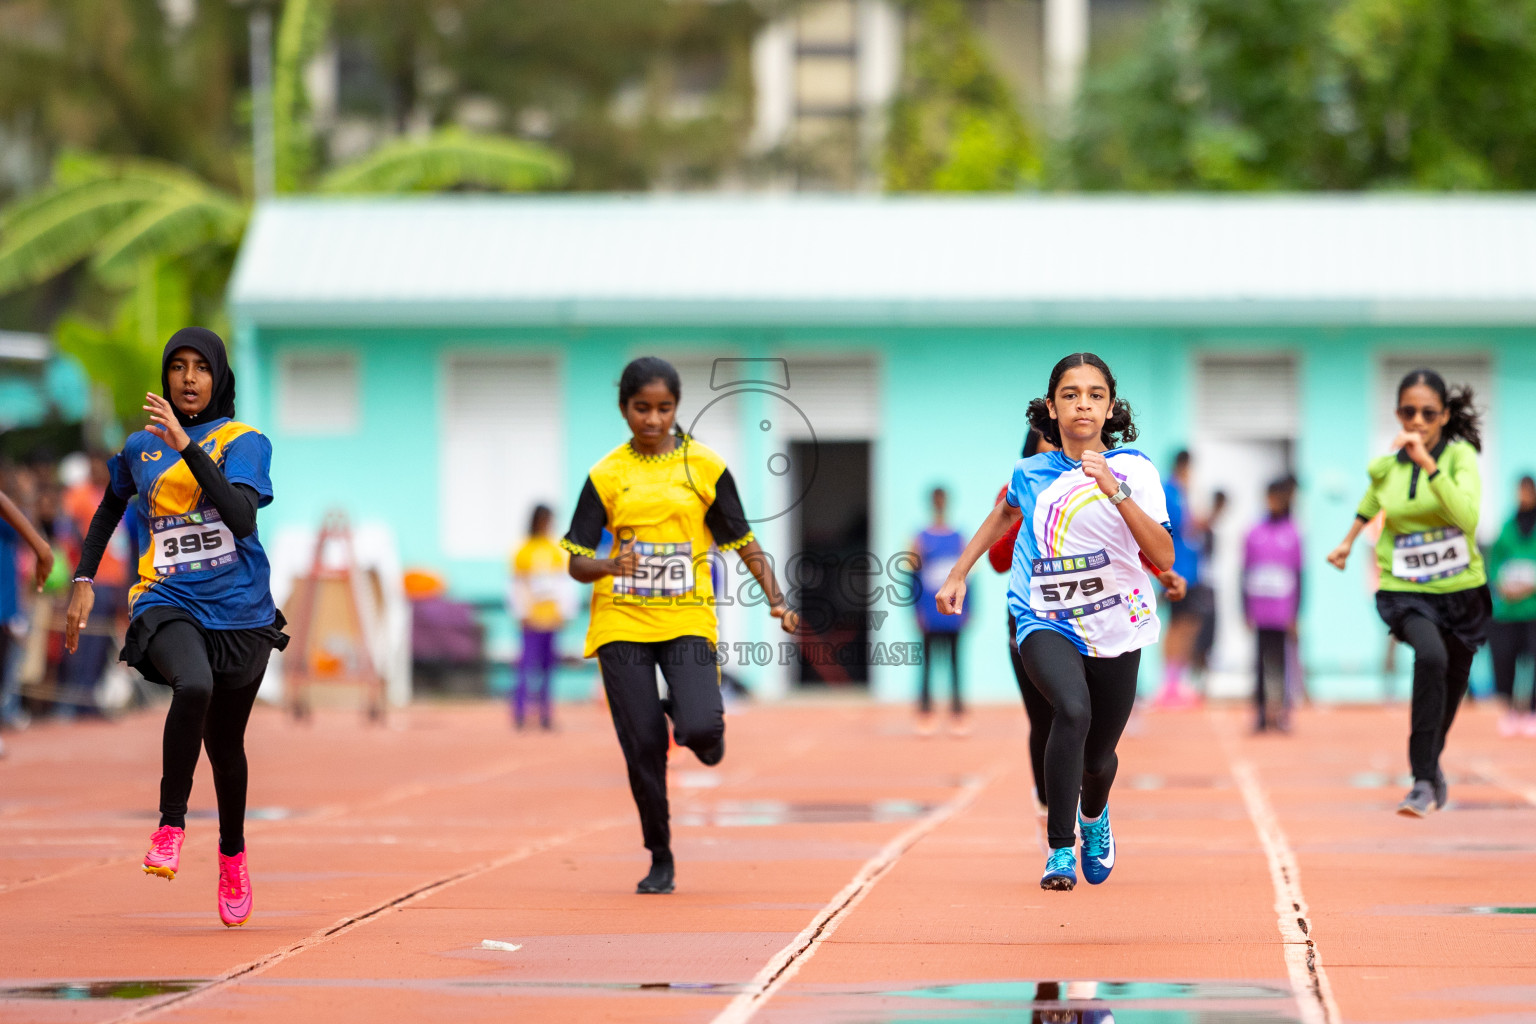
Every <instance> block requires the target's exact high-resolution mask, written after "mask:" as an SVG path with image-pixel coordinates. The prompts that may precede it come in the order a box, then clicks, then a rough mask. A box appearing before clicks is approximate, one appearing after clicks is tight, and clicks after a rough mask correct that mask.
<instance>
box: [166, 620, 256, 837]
mask: <svg viewBox="0 0 1536 1024" xmlns="http://www.w3.org/2000/svg"><path fill="white" fill-rule="evenodd" d="M147 653H148V655H149V660H150V661H151V662H152V663H153V664H154V666H155V668H156V669H158V670H159V671H160V674H161V675H162V676H164V677H165V679H166V680H168V681H169V682H170V684H171V690H172V693H173V694H174V696H172V697H171V709H170V711H169V712H168V713H167V714H166V716H165V739H164V742H163V746H162V748H161V749H162V757H163V765H164V767H163V770H162V774H161V776H160V824H162V825H176V826H179V827H181V828H185V827H186V819H187V798H188V797H190V796H191V795H192V773H193V772H194V771H195V770H196V768H197V755H198V749H199V748H200V747H202V746H206V747H207V748H208V763H209V764H210V765H211V766H212V767H213V791H214V794H215V796H217V798H218V801H219V849H220V850H221V851H222V852H223V853H224V855H225V856H226V857H232V856H234V855H235V854H237V853H239V852H240V851H241V850H242V849H244V848H245V790H246V783H247V778H248V776H247V773H246V764H245V725H246V722H248V721H249V720H250V717H251V707H252V705H254V704H255V703H256V692H257V691H258V690H260V689H261V686H260V680H261V673H260V672H258V673H256V681H255V682H247V683H246V685H244V686H241V687H239V688H238V689H236V688H230V687H226V686H218V687H216V686H214V678H213V669H212V668H211V667H210V666H209V664H208V648H207V645H206V644H205V643H204V641H203V635H202V634H201V633H199V632H198V630H197V627H196V626H193V625H192V624H191V623H190V622H175V621H173V622H167V623H166V624H165V625H163V626H161V627H160V628H159V629H158V630H156V631H155V635H154V638H153V639H151V640H150V642H149V650H148V652H147ZM262 668H263V670H264V668H265V666H262Z"/></svg>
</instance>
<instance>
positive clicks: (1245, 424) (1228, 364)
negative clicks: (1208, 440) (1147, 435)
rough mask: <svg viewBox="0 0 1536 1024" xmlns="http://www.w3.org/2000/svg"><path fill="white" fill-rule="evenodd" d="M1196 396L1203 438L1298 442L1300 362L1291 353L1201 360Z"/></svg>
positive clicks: (1211, 356) (1229, 355)
mask: <svg viewBox="0 0 1536 1024" xmlns="http://www.w3.org/2000/svg"><path fill="white" fill-rule="evenodd" d="M1196 393H1197V394H1198V396H1199V398H1198V400H1197V401H1196V403H1195V417H1196V428H1197V430H1198V431H1199V433H1200V434H1202V435H1204V436H1207V437H1213V438H1224V439H1228V440H1235V439H1239V438H1241V439H1250V440H1276V441H1277V440H1289V439H1291V438H1294V437H1295V436H1296V425H1297V408H1298V406H1299V405H1300V402H1299V391H1298V388H1297V382H1296V357H1295V356H1294V355H1292V354H1290V353H1288V352H1273V353H1246V352H1245V353H1207V354H1202V355H1201V356H1200V362H1199V386H1198V388H1197V392H1196Z"/></svg>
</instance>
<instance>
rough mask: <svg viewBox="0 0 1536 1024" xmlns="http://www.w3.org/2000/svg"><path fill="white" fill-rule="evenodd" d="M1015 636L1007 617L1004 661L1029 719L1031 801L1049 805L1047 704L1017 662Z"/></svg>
mask: <svg viewBox="0 0 1536 1024" xmlns="http://www.w3.org/2000/svg"><path fill="white" fill-rule="evenodd" d="M1018 632H1019V630H1018V622H1017V620H1015V619H1014V617H1013V616H1012V615H1009V616H1008V660H1009V661H1010V662H1012V663H1013V679H1014V682H1016V683H1018V684H1019V696H1020V697H1022V698H1024V714H1025V716H1026V717H1028V718H1029V766H1030V768H1031V769H1033V770H1034V774H1035V799H1037V800H1039V801H1040V803H1042V804H1049V802H1050V801H1048V800H1047V799H1046V792H1045V744H1046V741H1048V740H1049V739H1050V738H1051V702H1050V701H1048V700H1046V699H1045V694H1043V693H1041V692H1040V688H1039V687H1038V686H1036V685H1035V684H1034V683H1033V682H1031V681H1030V678H1029V673H1028V672H1026V671H1024V662H1023V661H1021V660H1020V659H1019V648H1018V646H1017V645H1016V643H1015V641H1014V637H1016V636H1017V635H1018Z"/></svg>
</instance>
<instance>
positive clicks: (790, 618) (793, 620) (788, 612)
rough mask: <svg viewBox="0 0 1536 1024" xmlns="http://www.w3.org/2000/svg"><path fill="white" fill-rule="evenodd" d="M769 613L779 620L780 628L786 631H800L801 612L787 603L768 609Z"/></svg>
mask: <svg viewBox="0 0 1536 1024" xmlns="http://www.w3.org/2000/svg"><path fill="white" fill-rule="evenodd" d="M768 614H769V615H772V616H773V617H774V618H776V619H778V620H779V628H780V629H782V630H784V632H786V633H798V632H799V631H800V613H799V612H797V611H795V610H794V609H792V608H790V607H789V606H787V605H782V604H776V605H774V606H773V607H772V608H769V609H768Z"/></svg>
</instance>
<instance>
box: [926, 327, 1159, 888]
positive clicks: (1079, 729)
mask: <svg viewBox="0 0 1536 1024" xmlns="http://www.w3.org/2000/svg"><path fill="white" fill-rule="evenodd" d="M1029 421H1030V425H1031V426H1033V427H1035V428H1036V429H1037V430H1039V431H1040V433H1041V434H1042V435H1043V436H1044V437H1045V439H1046V440H1047V441H1049V442H1051V444H1053V445H1056V446H1057V447H1058V448H1059V449H1060V450H1059V451H1054V452H1045V453H1041V454H1039V455H1034V456H1031V457H1030V458H1027V459H1020V460H1019V461H1018V463H1016V464H1015V465H1014V467H1013V478H1012V480H1011V481H1010V482H1009V484H1008V491H1007V493H1006V494H1005V495H1004V497H1003V500H1002V501H1000V502H998V503H997V507H996V508H994V509H993V510H992V513H991V514H990V515H989V516H987V519H986V521H985V522H983V523H982V525H981V528H980V529H978V530H977V531H976V535H975V536H974V537H972V538H971V541H970V543H969V544H968V545H966V548H965V551H963V552H962V553H961V555H960V559H959V561H958V562H956V563H955V566H954V568H953V569H952V570H950V574H949V579H948V580H946V581H945V583H944V586H943V587H942V588H941V589H940V590H939V594H938V606H939V610H940V611H942V612H944V613H946V614H950V615H954V614H958V613H959V612H960V610H961V608H962V607H963V606H964V601H965V577H966V574H967V573H969V572H970V570H971V566H973V565H975V564H976V560H977V559H978V558H980V557H981V556H982V555H983V554H984V553H985V552H986V550H987V549H988V548H989V547H991V546H992V544H994V543H995V542H996V541H997V539H998V538H1000V537H1002V536H1003V535H1004V534H1005V533H1007V532H1008V530H1009V528H1010V527H1011V526H1012V525H1013V524H1014V523H1016V522H1019V523H1021V528H1020V530H1019V536H1018V540H1017V541H1016V542H1015V548H1014V555H1013V572H1012V575H1011V576H1010V578H1009V582H1008V609H1009V611H1010V612H1012V613H1013V617H1014V620H1015V622H1016V623H1017V634H1016V636H1015V640H1016V642H1017V644H1018V648H1019V658H1020V660H1021V661H1022V662H1023V664H1024V668H1025V669H1026V671H1027V672H1028V675H1029V678H1030V679H1031V680H1032V681H1033V682H1034V684H1035V686H1037V687H1038V688H1039V689H1040V692H1042V693H1043V694H1045V696H1046V699H1047V700H1049V701H1050V704H1051V713H1052V722H1051V732H1050V738H1049V740H1048V741H1047V743H1046V749H1045V788H1046V793H1047V795H1048V799H1047V800H1046V807H1047V818H1046V839H1047V841H1048V842H1049V844H1050V847H1051V854H1050V857H1049V859H1048V860H1047V861H1046V865H1045V873H1044V874H1043V875H1042V876H1041V878H1040V887H1041V888H1042V889H1071V888H1072V887H1073V886H1074V885H1076V884H1077V861H1076V858H1075V857H1074V855H1073V852H1072V850H1073V847H1074V846H1075V845H1076V840H1077V835H1076V831H1077V830H1076V829H1075V828H1074V827H1073V826H1074V822H1073V815H1074V813H1075V814H1076V816H1077V822H1076V824H1078V825H1080V826H1081V827H1082V841H1083V877H1085V878H1086V879H1088V881H1089V882H1090V883H1092V884H1094V885H1097V884H1098V883H1100V882H1102V881H1104V880H1105V879H1106V878H1108V877H1109V873H1110V870H1111V869H1112V868H1113V867H1114V865H1115V839H1114V833H1113V832H1112V831H1111V830H1110V825H1109V790H1110V786H1111V785H1113V783H1114V780H1115V770H1116V768H1117V767H1118V765H1119V761H1118V759H1117V757H1116V755H1115V747H1116V745H1117V744H1118V743H1119V742H1120V734H1121V732H1122V731H1123V730H1124V729H1125V723H1126V720H1127V719H1129V718H1130V715H1131V707H1132V705H1134V703H1135V701H1136V675H1137V669H1138V667H1139V665H1140V661H1141V649H1142V648H1143V647H1146V646H1147V645H1148V644H1151V643H1155V642H1156V641H1157V637H1158V629H1159V626H1158V620H1157V612H1156V607H1157V602H1156V600H1155V599H1154V598H1153V596H1152V581H1151V579H1150V578H1149V577H1148V576H1147V572H1146V569H1145V568H1144V567H1145V566H1148V565H1150V566H1152V567H1153V568H1154V571H1155V572H1159V573H1160V572H1162V571H1163V568H1162V567H1167V566H1171V565H1172V564H1173V538H1172V536H1171V534H1170V533H1169V529H1168V523H1167V519H1168V510H1167V506H1166V502H1165V499H1164V497H1163V487H1162V481H1161V480H1160V479H1159V477H1158V475H1157V469H1156V467H1154V466H1153V464H1152V461H1151V460H1150V459H1148V458H1147V457H1146V456H1145V455H1143V454H1142V453H1141V452H1139V451H1136V450H1135V449H1133V448H1117V447H1115V446H1116V445H1117V444H1119V443H1120V442H1122V441H1134V440H1135V439H1136V427H1135V425H1134V424H1133V423H1132V422H1131V407H1130V404H1129V403H1127V402H1126V401H1124V400H1123V399H1120V398H1118V397H1117V396H1116V393H1115V378H1114V375H1113V374H1111V373H1110V371H1109V367H1108V366H1106V365H1105V364H1104V361H1103V360H1102V359H1100V358H1099V357H1098V356H1095V355H1093V354H1092V353H1088V352H1079V353H1075V354H1073V355H1070V356H1067V357H1066V358H1065V359H1063V360H1061V361H1060V362H1059V363H1057V364H1056V366H1055V367H1054V368H1053V369H1052V370H1051V377H1050V384H1049V386H1048V387H1047V389H1046V394H1045V397H1044V398H1037V399H1035V400H1033V401H1032V402H1030V403H1029Z"/></svg>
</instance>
